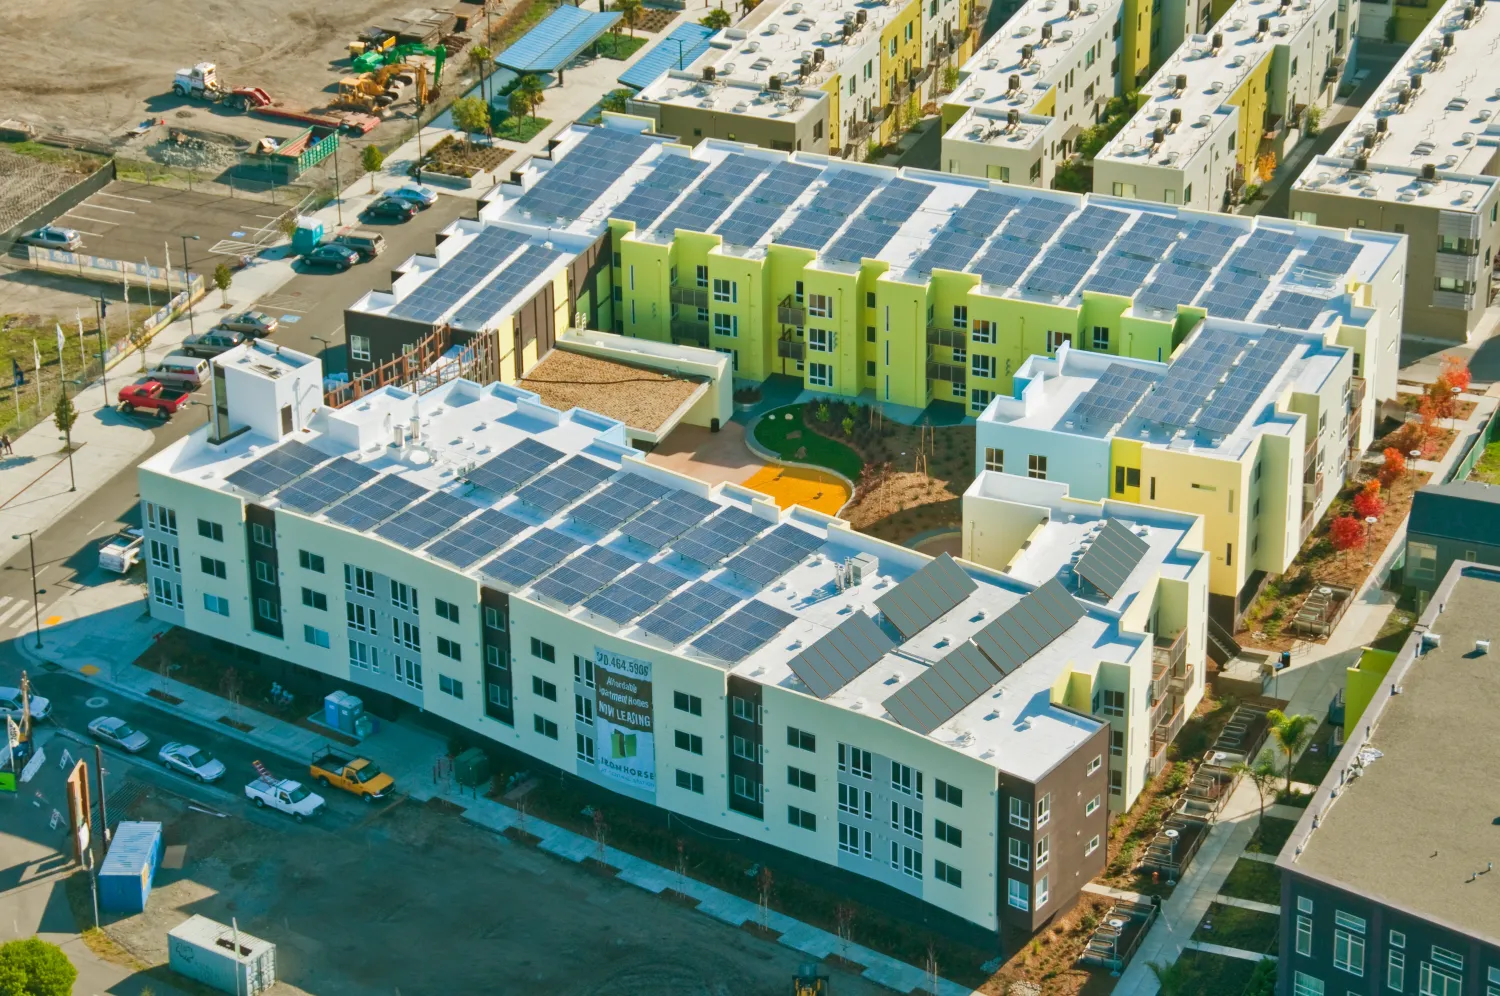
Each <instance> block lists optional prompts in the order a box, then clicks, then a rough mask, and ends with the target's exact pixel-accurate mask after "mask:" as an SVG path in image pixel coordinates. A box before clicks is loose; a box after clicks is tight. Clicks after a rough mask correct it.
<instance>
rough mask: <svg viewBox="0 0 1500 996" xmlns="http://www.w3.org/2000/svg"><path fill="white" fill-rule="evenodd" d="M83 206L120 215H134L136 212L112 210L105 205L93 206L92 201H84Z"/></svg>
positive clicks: (122, 209)
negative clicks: (115, 212)
mask: <svg viewBox="0 0 1500 996" xmlns="http://www.w3.org/2000/svg"><path fill="white" fill-rule="evenodd" d="M83 206H85V207H90V208H98V209H99V210H100V211H118V212H120V213H121V214H135V213H136V212H134V211H132V210H130V209H129V208H112V207H110V206H109V205H107V204H95V203H94V202H93V201H92V200H87V201H84V202H83Z"/></svg>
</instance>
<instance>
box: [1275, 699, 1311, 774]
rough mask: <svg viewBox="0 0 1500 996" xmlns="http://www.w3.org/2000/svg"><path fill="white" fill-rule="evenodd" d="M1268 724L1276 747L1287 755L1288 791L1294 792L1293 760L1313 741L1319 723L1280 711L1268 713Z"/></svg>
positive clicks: (1307, 717)
mask: <svg viewBox="0 0 1500 996" xmlns="http://www.w3.org/2000/svg"><path fill="white" fill-rule="evenodd" d="M1266 722H1267V723H1270V724H1271V736H1272V737H1274V738H1275V740H1276V747H1277V749H1279V750H1280V751H1281V753H1283V754H1285V755H1286V790H1287V791H1288V792H1291V790H1292V760H1293V758H1295V757H1296V755H1297V753H1298V752H1299V751H1301V750H1302V748H1304V747H1306V746H1307V742H1308V741H1309V740H1311V739H1312V735H1313V728H1314V727H1316V726H1317V725H1318V721H1317V719H1316V718H1315V717H1313V716H1288V715H1287V714H1286V713H1284V712H1282V711H1281V710H1280V709H1272V710H1271V711H1270V712H1268V713H1266Z"/></svg>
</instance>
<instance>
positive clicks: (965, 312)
mask: <svg viewBox="0 0 1500 996" xmlns="http://www.w3.org/2000/svg"><path fill="white" fill-rule="evenodd" d="M953 327H954V328H956V329H966V328H968V327H969V308H968V305H963V304H955V305H954V306H953Z"/></svg>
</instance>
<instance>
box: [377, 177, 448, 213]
mask: <svg viewBox="0 0 1500 996" xmlns="http://www.w3.org/2000/svg"><path fill="white" fill-rule="evenodd" d="M385 196H386V197H394V198H396V199H397V200H401V201H411V202H412V203H413V204H415V205H416V206H417V207H418V208H419V209H421V210H423V211H425V210H427V209H428V208H430V207H432V206H433V205H434V204H436V203H437V194H436V193H434V192H433V191H431V190H428V189H427V188H426V187H419V186H417V185H416V184H414V183H408V184H407V185H406V186H404V187H397V188H396V189H395V190H390V191H387V192H386V195H385Z"/></svg>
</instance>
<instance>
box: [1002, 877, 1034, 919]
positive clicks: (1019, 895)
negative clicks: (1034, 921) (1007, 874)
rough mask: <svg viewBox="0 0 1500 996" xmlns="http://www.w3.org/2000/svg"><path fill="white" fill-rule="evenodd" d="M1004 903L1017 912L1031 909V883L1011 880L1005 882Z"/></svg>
mask: <svg viewBox="0 0 1500 996" xmlns="http://www.w3.org/2000/svg"><path fill="white" fill-rule="evenodd" d="M1005 902H1006V905H1008V906H1014V907H1015V908H1016V909H1018V910H1027V911H1029V910H1030V909H1031V883H1029V882H1022V881H1021V880H1020V879H1016V878H1011V879H1006V881H1005Z"/></svg>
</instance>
